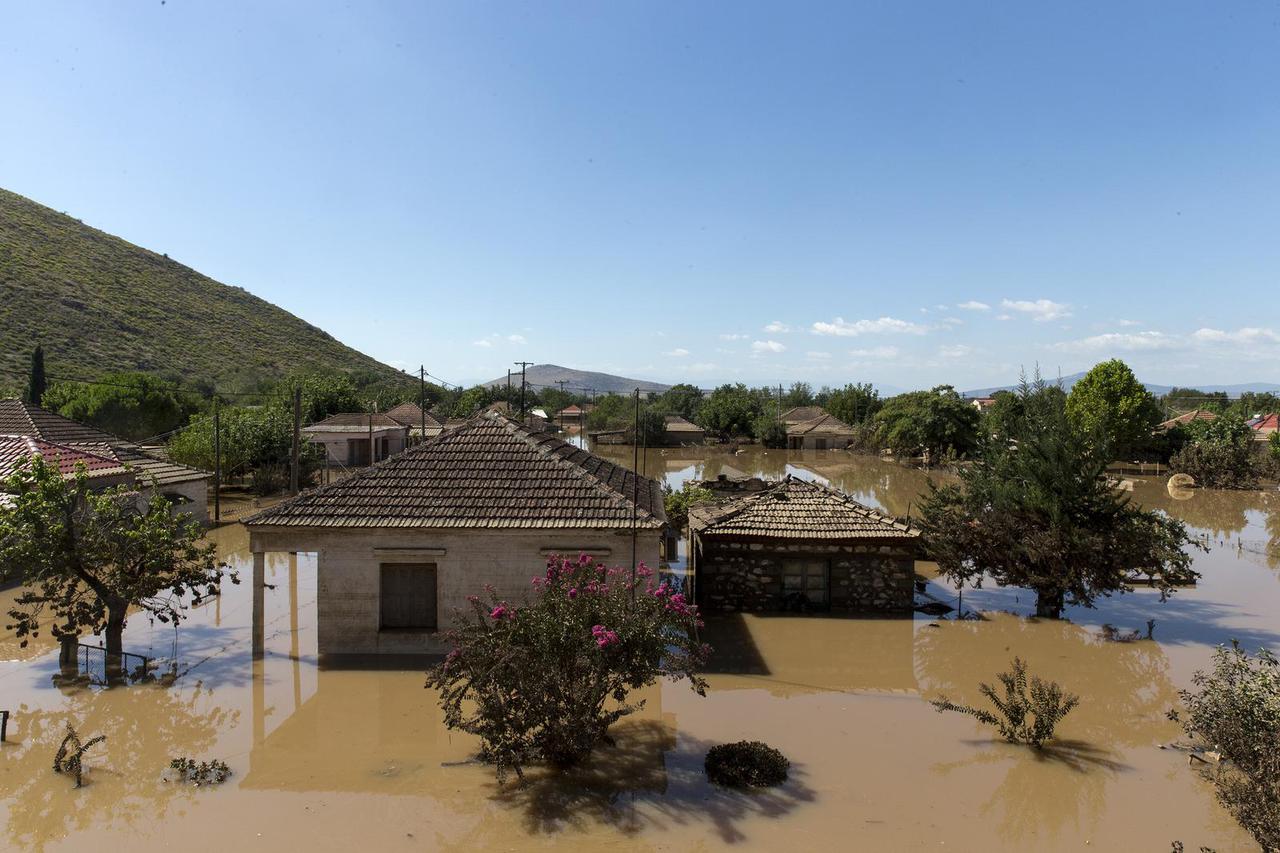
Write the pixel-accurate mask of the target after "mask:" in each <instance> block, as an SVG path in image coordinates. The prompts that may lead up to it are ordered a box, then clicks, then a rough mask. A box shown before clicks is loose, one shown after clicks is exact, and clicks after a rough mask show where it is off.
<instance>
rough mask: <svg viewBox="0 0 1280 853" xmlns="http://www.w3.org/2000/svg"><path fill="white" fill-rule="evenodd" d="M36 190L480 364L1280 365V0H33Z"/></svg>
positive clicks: (12, 133)
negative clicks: (759, 0)
mask: <svg viewBox="0 0 1280 853" xmlns="http://www.w3.org/2000/svg"><path fill="white" fill-rule="evenodd" d="M3 18H4V21H5V24H4V26H3V27H0V103H3V104H4V113H3V124H0V129H3V132H0V185H3V186H4V187H6V188H8V189H12V190H14V191H16V192H19V193H22V194H24V195H27V196H30V197H32V198H34V199H36V200H37V201H40V202H42V203H44V204H47V205H49V206H51V207H53V208H55V209H58V210H65V211H67V212H69V213H71V214H72V215H74V216H76V217H79V218H81V219H83V220H84V221H85V222H87V223H89V224H92V225H95V226H97V227H99V228H102V229H104V230H106V231H109V232H112V233H115V234H118V235H120V236H122V237H124V238H126V239H128V240H131V241H133V242H135V243H138V244H140V245H142V246H146V247H147V248H150V249H154V250H156V251H160V252H167V253H168V254H169V255H170V256H172V257H174V258H175V259H177V260H180V261H182V262H184V263H187V264H190V265H191V266H192V267H194V268H196V269H198V270H200V271H202V272H204V273H206V274H208V275H211V276H213V277H214V278H217V279H219V280H221V281H224V282H226V283H228V284H235V285H239V286H242V287H245V288H246V289H248V290H250V291H252V292H253V293H256V294H258V295H260V296H262V297H264V298H266V299H269V300H271V301H272V302H275V303H277V304H279V305H281V306H283V307H285V308H287V309H288V310H290V311H292V312H294V313H296V314H298V315H300V316H302V317H303V318H305V319H307V320H308V321H310V322H312V323H314V324H316V325H318V326H320V327H322V328H324V329H326V330H327V331H329V332H331V333H332V334H334V335H335V336H337V337H338V338H340V339H341V340H343V341H344V342H346V343H348V344H350V345H352V346H354V347H357V348H358V349H361V350H363V351H365V352H368V353H369V354H371V355H374V356H376V357H378V358H380V359H382V360H384V361H387V362H389V363H391V364H395V365H397V366H403V367H411V368H414V369H416V367H417V366H418V364H420V363H425V364H426V365H427V368H428V370H430V371H431V372H432V373H433V374H435V375H437V376H441V377H444V378H445V379H448V380H451V381H453V382H464V383H465V382H473V381H477V380H483V379H488V378H492V377H493V376H498V375H503V373H504V371H505V370H506V369H507V367H508V365H509V364H510V363H511V362H512V361H515V360H517V359H528V360H531V361H535V362H554V363H559V364H564V365H568V366H573V367H580V368H584V369H598V370H606V371H611V372H619V373H625V374H629V375H635V376H640V377H644V378H652V379H659V380H665V381H679V380H687V381H693V382H696V383H699V384H702V385H708V384H713V383H718V382H722V381H731V380H732V381H737V380H741V381H747V382H767V383H777V382H790V381H794V380H796V379H807V380H809V381H811V382H813V383H814V384H826V383H831V384H835V383H843V382H846V381H872V382H876V383H880V384H884V385H889V386H897V387H918V386H928V385H931V384H934V383H942V382H948V383H952V384H955V385H957V386H959V387H962V388H966V387H977V386H983V385H990V384H1003V383H1005V382H1007V381H1009V380H1010V379H1012V378H1015V377H1016V375H1017V372H1018V370H1019V367H1020V366H1022V365H1026V366H1027V367H1031V366H1033V365H1034V364H1036V363H1039V364H1040V365H1041V367H1042V368H1043V369H1044V370H1045V371H1046V372H1047V373H1050V374H1053V373H1057V372H1059V371H1061V372H1062V373H1063V374H1068V373H1071V372H1074V371H1076V370H1080V369H1083V368H1087V367H1088V366H1090V365H1091V364H1093V363H1095V362H1096V361H1099V360H1101V359H1103V358H1106V357H1110V356H1113V355H1114V356H1120V357H1123V358H1125V359H1126V360H1127V361H1129V362H1130V363H1131V364H1133V365H1134V366H1135V368H1136V369H1137V371H1138V373H1139V374H1140V375H1141V376H1142V378H1144V379H1146V380H1148V381H1153V382H1161V383H1174V382H1178V383H1196V382H1199V383H1211V382H1216V383H1226V382H1244V381H1280V367H1278V365H1280V281H1278V278H1280V276H1278V274H1277V271H1278V270H1280V156H1278V155H1277V152H1280V5H1277V3H1276V2H1274V0H1268V2H1250V0H1239V2H1236V0H1233V2H1230V3H1214V2H1203V3H1186V2H1170V1H1169V0H1161V2H1124V3H1114V2H1099V3H1087V2H1080V3H1056V4H1043V3H1036V4H1027V3H1021V2H1019V3H997V2H980V3H960V2H946V3H942V2H938V3H933V4H922V3H906V2H877V3H855V2H841V3H833V4H829V5H827V4H821V3H803V4H795V3H789V4H783V3H777V4H768V5H764V4H752V3H740V2H735V3H671V4H660V3H623V2H608V3H598V2H595V3H567V4H560V3H536V4H524V3H521V4H517V3H515V2H507V3H485V2H465V3H463V2H458V3H453V4H429V3H406V4H402V5H400V4H381V5H374V4H364V3H350V4H330V3H323V2H306V3H253V4H249V3H243V4H234V3H208V2H203V3H195V2H190V0H168V2H165V3H161V2H160V0H149V2H145V3H133V2H123V0H122V2H116V3H95V2H57V3H29V2H4V3H3Z"/></svg>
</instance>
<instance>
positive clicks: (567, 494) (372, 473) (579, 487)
mask: <svg viewBox="0 0 1280 853" xmlns="http://www.w3.org/2000/svg"><path fill="white" fill-rule="evenodd" d="M245 524H246V526H247V527H248V528H249V535H250V549H251V550H252V551H253V555H254V584H255V591H254V600H255V610H260V603H261V598H262V593H261V582H262V575H263V567H264V565H265V562H264V560H265V557H264V555H265V553H266V552H268V551H304V552H316V553H317V555H318V556H317V589H318V594H317V603H316V607H317V618H318V624H319V628H318V633H319V637H318V641H319V650H320V652H321V653H322V654H363V653H422V652H429V653H430V652H440V651H442V650H443V639H442V637H440V636H439V632H440V631H442V630H444V629H445V628H447V627H448V620H449V616H450V614H451V613H452V612H453V611H454V610H455V609H457V608H462V607H465V606H466V604H467V596H469V595H475V594H479V593H481V592H482V591H483V590H484V587H485V585H486V584H489V585H492V586H493V587H494V589H496V590H497V591H498V593H499V594H500V595H503V596H507V597H510V598H511V599H512V600H517V599H518V598H519V596H521V595H522V594H523V593H525V592H526V591H527V590H528V589H529V579H530V578H531V577H533V576H535V575H538V574H540V573H541V572H542V570H543V568H544V566H545V563H546V559H547V557H548V556H549V555H551V554H568V555H577V554H579V553H587V554H590V555H592V556H595V557H597V558H600V559H602V560H604V561H606V562H609V563H612V564H617V565H630V564H631V561H632V554H633V549H634V554H635V559H636V560H637V561H639V562H645V563H647V564H649V565H651V566H655V567H656V566H657V565H658V564H659V560H660V559H661V556H662V555H661V540H662V536H663V530H664V528H665V527H666V514H665V512H664V510H663V503H662V489H661V487H660V486H659V485H658V484H657V483H656V482H654V481H653V480H651V479H648V478H646V477H637V476H636V475H635V474H633V473H632V472H630V471H628V470H626V469H624V468H622V467H620V466H618V465H614V464H613V463H611V462H608V461H606V460H604V459H601V458H600V457H598V456H595V455H594V454H592V453H589V452H587V451H585V450H583V449H581V448H579V447H575V446H573V445H571V444H568V443H566V442H564V441H561V440H560V439H559V438H556V437H555V436H553V435H551V434H549V433H545V432H538V431H536V430H533V429H530V428H529V427H528V426H526V425H523V424H520V423H517V422H516V421H513V420H511V419H510V418H507V417H504V416H502V415H500V414H498V413H496V412H490V413H486V414H484V415H481V416H479V417H476V418H473V419H472V420H470V421H468V422H467V423H466V424H464V425H463V426H460V427H458V428H457V429H454V430H450V431H446V432H444V433H442V434H441V435H439V436H437V437H435V438H431V439H428V440H426V441H425V442H423V443H422V444H419V445H417V446H415V447H411V448H409V449H408V450H406V451H405V452H404V453H401V454H399V455H398V456H393V457H391V458H390V459H388V460H386V461H385V462H382V463H380V464H378V465H374V466H372V467H370V468H367V469H365V470H363V471H360V472H357V473H356V474H354V475H353V476H350V477H348V478H346V479H344V480H340V481H338V482H337V483H334V484H332V485H329V486H324V487H321V488H319V489H315V490H312V491H309V492H304V493H302V494H301V495H299V496H298V497H296V498H293V499H292V500H288V501H285V502H284V503H281V504H278V505H276V506H274V507H272V508H270V509H268V510H265V511H264V512H261V513H259V514H257V515H255V516H253V517H252V518H250V519H248V520H247V521H246V522H245ZM259 621H260V620H255V623H257V622H259ZM259 643H260V637H258V636H257V632H255V645H257V644H259Z"/></svg>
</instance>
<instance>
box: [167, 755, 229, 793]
mask: <svg viewBox="0 0 1280 853" xmlns="http://www.w3.org/2000/svg"><path fill="white" fill-rule="evenodd" d="M169 769H170V770H172V771H173V772H174V773H175V774H176V776H177V778H178V779H179V780H181V781H183V782H188V783H190V784H192V785H194V786H196V787H197V788H199V787H201V786H202V785H221V784H222V783H223V782H225V781H227V780H228V779H230V778H231V768H230V767H228V766H227V762H225V761H219V760H218V759H216V758H215V759H214V760H212V761H201V762H199V763H197V762H196V760H195V759H194V758H186V757H179V758H175V759H173V760H172V761H170V762H169Z"/></svg>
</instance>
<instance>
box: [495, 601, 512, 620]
mask: <svg viewBox="0 0 1280 853" xmlns="http://www.w3.org/2000/svg"><path fill="white" fill-rule="evenodd" d="M514 615H515V614H514V613H512V612H511V610H510V609H509V608H508V607H507V605H505V604H499V605H498V606H497V607H495V608H493V609H492V610H490V611H489V618H490V619H509V618H511V617H512V616H514Z"/></svg>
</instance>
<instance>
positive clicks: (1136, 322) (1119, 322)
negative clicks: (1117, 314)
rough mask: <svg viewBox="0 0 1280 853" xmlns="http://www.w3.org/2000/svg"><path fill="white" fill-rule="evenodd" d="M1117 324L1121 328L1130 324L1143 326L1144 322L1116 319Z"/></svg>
mask: <svg viewBox="0 0 1280 853" xmlns="http://www.w3.org/2000/svg"><path fill="white" fill-rule="evenodd" d="M1116 325H1117V326H1120V327H1121V328H1128V327H1130V326H1141V325H1142V323H1141V322H1140V321H1138V320H1116Z"/></svg>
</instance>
